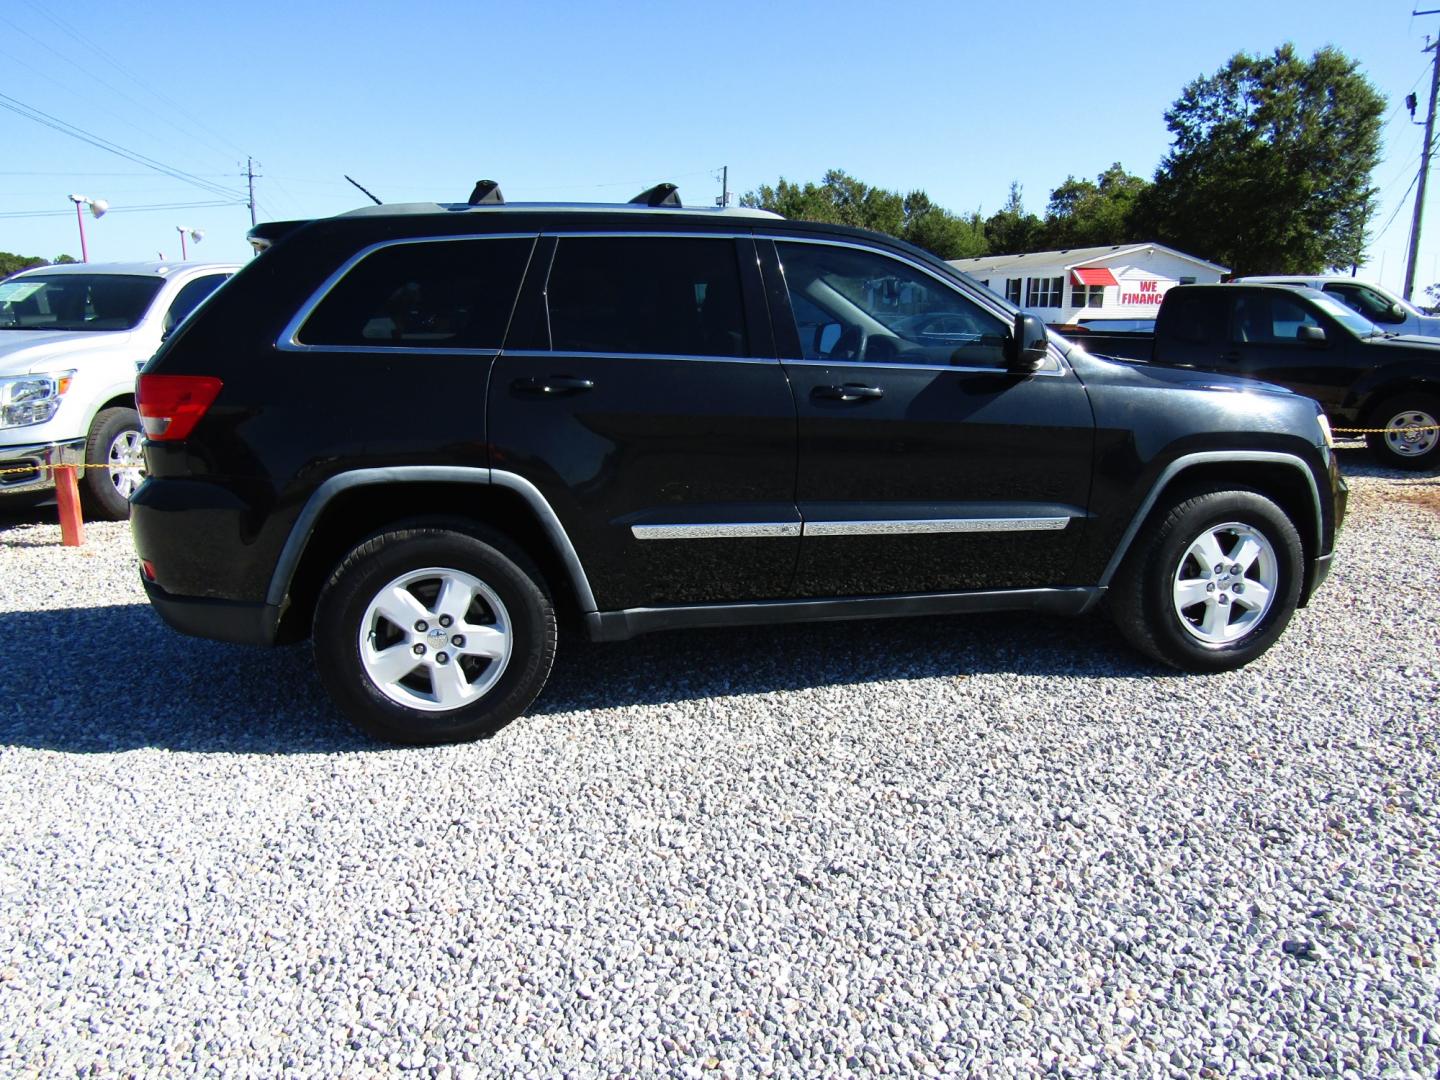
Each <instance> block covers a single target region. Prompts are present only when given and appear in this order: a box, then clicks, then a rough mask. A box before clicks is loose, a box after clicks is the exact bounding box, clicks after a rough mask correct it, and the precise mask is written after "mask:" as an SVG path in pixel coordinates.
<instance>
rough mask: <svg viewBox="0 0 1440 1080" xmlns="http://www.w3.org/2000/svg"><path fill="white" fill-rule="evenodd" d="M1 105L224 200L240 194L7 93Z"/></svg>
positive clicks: (0, 98)
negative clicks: (126, 146) (128, 147)
mask: <svg viewBox="0 0 1440 1080" xmlns="http://www.w3.org/2000/svg"><path fill="white" fill-rule="evenodd" d="M0 108H3V109H8V110H9V111H10V112H13V113H15V114H16V115H17V116H23V117H24V118H25V119H27V120H33V121H35V123H37V124H42V125H44V126H45V127H48V128H52V129H53V130H55V131H58V132H60V133H61V134H64V135H69V136H70V137H71V138H74V139H79V140H80V141H81V142H84V143H89V144H90V145H91V146H94V147H96V148H98V149H100V150H104V151H106V152H108V153H111V154H115V155H116V156H118V157H122V158H124V159H125V160H127V161H133V162H134V163H135V164H136V165H143V166H145V167H146V168H149V169H153V170H155V171H156V172H159V173H164V174H165V175H166V176H169V177H171V178H172V179H175V180H180V181H183V182H184V183H187V184H192V185H193V186H195V187H198V188H201V189H202V190H204V191H208V192H210V194H212V195H221V196H223V197H225V198H227V199H238V198H239V197H240V195H239V193H238V192H236V191H232V190H229V189H227V188H224V187H222V186H221V185H219V184H214V183H211V182H210V181H209V180H205V179H203V178H202V177H200V176H198V175H196V174H195V173H189V172H186V171H185V170H183V169H177V168H175V167H174V166H172V165H166V164H165V163H164V162H161V161H157V160H155V159H154V158H152V157H147V156H146V155H144V154H141V153H139V152H137V151H134V150H129V149H126V148H125V147H123V146H121V145H120V144H119V143H116V142H111V141H110V140H109V139H106V138H103V137H102V136H99V135H95V134H92V133H91V132H88V131H86V130H85V129H84V128H81V127H77V126H76V125H74V124H71V123H69V122H68V121H65V120H61V119H59V118H58V117H54V116H51V115H50V114H49V113H47V112H42V111H41V110H40V109H37V108H35V106H33V105H27V104H25V102H23V101H21V100H19V99H18V98H13V97H10V96H9V95H8V94H3V93H0Z"/></svg>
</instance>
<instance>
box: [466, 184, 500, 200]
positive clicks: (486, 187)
mask: <svg viewBox="0 0 1440 1080" xmlns="http://www.w3.org/2000/svg"><path fill="white" fill-rule="evenodd" d="M504 201H505V196H504V195H502V194H501V193H500V182H499V181H498V180H476V181H475V190H474V191H472V192H470V203H469V205H471V206H489V205H492V204H495V203H503V202H504Z"/></svg>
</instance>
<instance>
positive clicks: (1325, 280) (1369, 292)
mask: <svg viewBox="0 0 1440 1080" xmlns="http://www.w3.org/2000/svg"><path fill="white" fill-rule="evenodd" d="M1237 280H1239V281H1250V282H1255V283H1256V284H1261V285H1293V286H1295V287H1297V288H1304V289H1321V290H1323V291H1325V292H1327V293H1329V294H1330V295H1331V296H1333V297H1335V299H1336V300H1339V301H1340V302H1341V303H1342V304H1344V305H1345V306H1346V307H1348V308H1350V309H1352V310H1354V311H1358V312H1359V313H1360V314H1361V315H1364V316H1365V317H1366V318H1367V319H1369V320H1370V321H1371V322H1373V323H1374V324H1375V325H1376V326H1379V327H1382V328H1383V329H1385V330H1388V331H1390V332H1391V333H1392V334H1414V335H1417V336H1419V337H1432V338H1433V337H1440V318H1436V317H1435V316H1434V315H1425V314H1423V313H1422V312H1420V311H1419V310H1417V309H1416V307H1415V305H1414V304H1411V303H1409V302H1408V301H1406V300H1403V299H1401V298H1400V297H1398V296H1396V295H1395V294H1394V293H1392V292H1390V291H1389V290H1388V289H1382V288H1381V287H1380V286H1379V285H1373V284H1371V283H1370V282H1368V281H1357V280H1355V278H1353V277H1350V276H1349V275H1347V274H1319V275H1315V276H1311V277H1307V276H1305V275H1303V274H1294V275H1290V276H1284V275H1279V274H1274V275H1270V276H1267V277H1243V278H1239V279H1237Z"/></svg>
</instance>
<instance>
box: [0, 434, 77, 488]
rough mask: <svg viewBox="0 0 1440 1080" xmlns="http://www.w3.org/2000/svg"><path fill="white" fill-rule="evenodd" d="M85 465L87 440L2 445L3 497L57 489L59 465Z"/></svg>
mask: <svg viewBox="0 0 1440 1080" xmlns="http://www.w3.org/2000/svg"><path fill="white" fill-rule="evenodd" d="M83 464H85V440H84V439H69V440H67V441H65V442H56V443H36V444H29V445H22V446H0V495H18V494H21V493H22V492H27V491H44V490H45V489H47V488H52V487H54V486H55V474H54V473H53V472H52V471H51V470H52V469H53V468H54V466H56V465H83Z"/></svg>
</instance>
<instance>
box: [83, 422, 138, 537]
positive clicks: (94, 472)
mask: <svg viewBox="0 0 1440 1080" xmlns="http://www.w3.org/2000/svg"><path fill="white" fill-rule="evenodd" d="M144 441H145V437H144V433H143V432H142V431H141V428H140V416H139V414H138V413H136V412H135V410H134V409H123V408H122V409H101V410H100V412H99V413H97V414H96V416H95V422H94V423H92V424H91V425H90V434H89V437H88V438H87V439H86V440H85V464H86V465H87V466H88V468H86V470H85V475H84V477H82V482H81V484H80V494H81V496H82V498H83V499H84V502H85V510H86V512H87V513H88V514H89V516H90V517H93V518H102V519H104V520H106V521H124V520H125V519H126V518H128V517H129V516H130V496H131V495H132V494H134V492H135V489H136V488H137V487H139V486H140V482H141V481H142V480H144V479H145V455H144V454H143V453H142V452H141V451H142V447H143V446H144Z"/></svg>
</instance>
